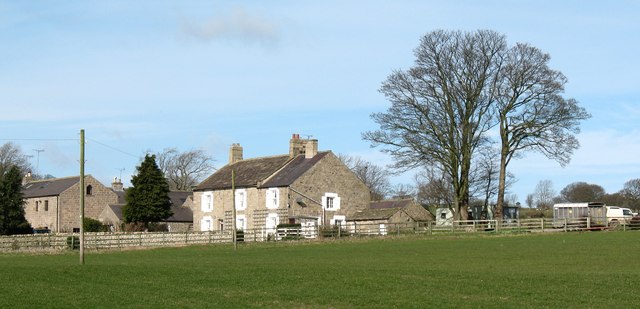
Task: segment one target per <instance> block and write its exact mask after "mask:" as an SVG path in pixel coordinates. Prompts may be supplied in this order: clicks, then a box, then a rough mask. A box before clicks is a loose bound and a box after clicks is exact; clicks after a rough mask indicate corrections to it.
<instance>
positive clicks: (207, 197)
mask: <svg viewBox="0 0 640 309" xmlns="http://www.w3.org/2000/svg"><path fill="white" fill-rule="evenodd" d="M200 204H201V209H202V211H204V212H211V211H213V191H207V192H204V193H202V197H201V198H200Z"/></svg>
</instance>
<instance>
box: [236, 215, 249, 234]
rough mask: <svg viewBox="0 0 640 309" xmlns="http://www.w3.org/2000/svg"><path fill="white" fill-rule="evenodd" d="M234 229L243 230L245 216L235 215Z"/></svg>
mask: <svg viewBox="0 0 640 309" xmlns="http://www.w3.org/2000/svg"><path fill="white" fill-rule="evenodd" d="M236 229H237V230H243V231H244V230H246V229H247V217H245V215H236Z"/></svg>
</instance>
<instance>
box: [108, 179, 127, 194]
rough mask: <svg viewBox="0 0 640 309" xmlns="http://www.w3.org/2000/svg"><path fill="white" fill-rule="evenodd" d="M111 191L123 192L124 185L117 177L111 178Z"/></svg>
mask: <svg viewBox="0 0 640 309" xmlns="http://www.w3.org/2000/svg"><path fill="white" fill-rule="evenodd" d="M111 189H113V191H116V192H121V191H124V185H123V184H122V181H121V180H120V179H119V178H118V177H113V182H112V183H111Z"/></svg>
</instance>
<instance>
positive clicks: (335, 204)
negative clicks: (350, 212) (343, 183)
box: [322, 193, 340, 211]
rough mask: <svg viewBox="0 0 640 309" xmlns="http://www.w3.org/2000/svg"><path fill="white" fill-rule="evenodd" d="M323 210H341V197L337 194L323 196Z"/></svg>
mask: <svg viewBox="0 0 640 309" xmlns="http://www.w3.org/2000/svg"><path fill="white" fill-rule="evenodd" d="M322 208H324V209H325V210H327V211H336V210H338V209H340V197H339V196H338V194H337V193H325V194H324V195H323V196H322Z"/></svg>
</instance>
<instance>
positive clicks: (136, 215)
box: [122, 155, 173, 227]
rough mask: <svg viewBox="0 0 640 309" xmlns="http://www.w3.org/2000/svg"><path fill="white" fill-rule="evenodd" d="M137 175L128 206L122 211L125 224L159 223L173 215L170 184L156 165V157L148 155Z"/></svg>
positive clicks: (127, 193)
mask: <svg viewBox="0 0 640 309" xmlns="http://www.w3.org/2000/svg"><path fill="white" fill-rule="evenodd" d="M136 170H137V172H138V173H137V175H134V176H133V177H132V180H131V184H132V185H133V186H132V187H131V188H129V189H127V192H126V194H125V199H126V202H127V204H126V205H125V207H124V208H123V209H122V214H123V216H124V221H125V223H144V225H145V226H147V227H148V225H149V223H153V222H158V221H161V220H164V219H167V218H169V217H170V216H171V215H173V212H172V211H171V201H170V199H169V184H168V183H167V180H166V179H165V178H164V176H163V175H162V171H160V168H158V165H157V164H156V156H155V155H146V156H145V158H144V161H142V163H141V164H140V166H138V167H136Z"/></svg>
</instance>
